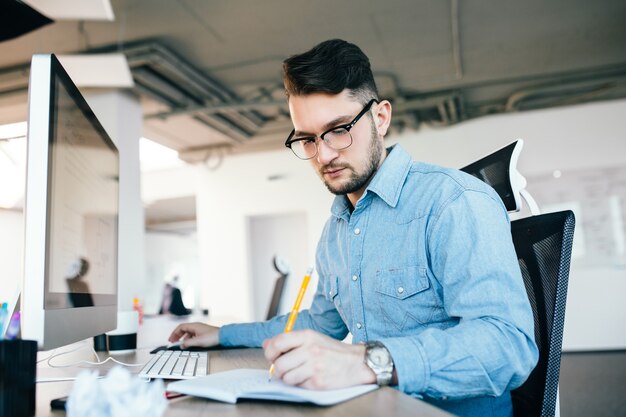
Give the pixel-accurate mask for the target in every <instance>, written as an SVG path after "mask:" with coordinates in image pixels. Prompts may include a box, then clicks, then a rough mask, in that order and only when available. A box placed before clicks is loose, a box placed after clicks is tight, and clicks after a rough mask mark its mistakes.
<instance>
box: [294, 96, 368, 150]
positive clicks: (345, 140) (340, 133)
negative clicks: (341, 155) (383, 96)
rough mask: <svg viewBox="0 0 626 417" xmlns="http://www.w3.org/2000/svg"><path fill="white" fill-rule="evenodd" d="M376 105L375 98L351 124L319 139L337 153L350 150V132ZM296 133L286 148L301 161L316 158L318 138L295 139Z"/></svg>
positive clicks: (336, 128) (339, 127)
mask: <svg viewBox="0 0 626 417" xmlns="http://www.w3.org/2000/svg"><path fill="white" fill-rule="evenodd" d="M374 103H376V104H378V100H376V99H375V98H373V99H371V100H370V101H369V103H367V104H366V105H365V107H363V110H361V112H360V113H359V114H357V115H356V117H355V118H354V119H353V120H352V121H351V122H350V123H347V124H345V125H339V126H335V127H333V128H330V129H328V130H327V131H325V132H324V133H322V134H321V135H319V138H320V139H321V140H323V141H324V142H325V143H326V145H328V146H329V147H331V148H332V149H335V150H337V151H340V150H342V149H346V148H348V147H349V146H350V145H352V134H350V130H351V129H352V128H353V127H354V125H355V124H356V123H357V122H358V121H359V119H360V118H361V117H363V115H364V114H365V113H367V112H368V111H369V109H370V108H371V107H372V104H374ZM295 133H296V131H295V129H294V130H292V131H291V133H290V134H289V136H288V137H287V140H286V141H285V146H286V147H288V148H289V149H291V151H292V152H293V154H294V155H295V156H297V157H298V158H300V159H304V160H306V159H311V158H315V156H316V155H317V150H318V146H317V138H318V136H303V137H297V138H294V137H293V136H294V134H295Z"/></svg>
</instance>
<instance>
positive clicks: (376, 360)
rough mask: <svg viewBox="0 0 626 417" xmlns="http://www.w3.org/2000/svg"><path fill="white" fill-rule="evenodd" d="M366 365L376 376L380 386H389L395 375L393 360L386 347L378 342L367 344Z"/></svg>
mask: <svg viewBox="0 0 626 417" xmlns="http://www.w3.org/2000/svg"><path fill="white" fill-rule="evenodd" d="M365 364H366V365H367V366H368V367H369V368H370V369H371V370H372V371H374V374H376V383H377V384H378V385H381V386H382V385H389V383H390V382H391V376H392V374H393V359H392V358H391V354H390V353H389V351H388V350H387V348H386V347H385V345H383V344H382V343H381V342H379V341H377V340H374V341H371V342H366V343H365Z"/></svg>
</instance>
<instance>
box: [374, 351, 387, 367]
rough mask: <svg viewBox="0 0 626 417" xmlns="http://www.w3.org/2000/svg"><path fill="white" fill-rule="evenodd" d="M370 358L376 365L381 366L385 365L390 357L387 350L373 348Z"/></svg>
mask: <svg viewBox="0 0 626 417" xmlns="http://www.w3.org/2000/svg"><path fill="white" fill-rule="evenodd" d="M370 360H371V361H372V363H373V364H374V365H378V366H381V365H385V364H386V363H387V362H388V361H389V358H388V355H387V352H385V350H383V349H372V351H371V352H370Z"/></svg>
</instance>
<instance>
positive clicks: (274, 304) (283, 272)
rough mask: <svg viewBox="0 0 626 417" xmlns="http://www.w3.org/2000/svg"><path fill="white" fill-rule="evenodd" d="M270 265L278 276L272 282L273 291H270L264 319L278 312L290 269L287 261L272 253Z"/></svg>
mask: <svg viewBox="0 0 626 417" xmlns="http://www.w3.org/2000/svg"><path fill="white" fill-rule="evenodd" d="M272 265H273V266H274V269H275V270H276V272H278V274H279V276H278V278H276V281H275V283H274V291H273V292H272V299H271V301H270V306H269V308H268V309H267V315H266V316H265V319H266V320H269V319H271V318H273V317H275V316H276V315H277V314H278V309H279V308H280V301H281V299H282V298H283V292H284V291H285V284H286V283H287V277H289V271H290V270H291V268H290V266H289V263H288V262H287V261H286V260H285V259H283V258H282V257H280V256H278V255H274V257H273V258H272Z"/></svg>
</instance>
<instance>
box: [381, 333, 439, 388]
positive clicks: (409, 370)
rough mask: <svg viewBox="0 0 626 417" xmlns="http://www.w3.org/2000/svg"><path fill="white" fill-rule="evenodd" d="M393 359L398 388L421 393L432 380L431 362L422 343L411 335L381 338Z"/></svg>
mask: <svg viewBox="0 0 626 417" xmlns="http://www.w3.org/2000/svg"><path fill="white" fill-rule="evenodd" d="M379 340H380V342H382V343H383V344H384V345H385V347H386V348H387V350H389V353H390V354H391V358H392V359H393V365H394V367H395V369H396V375H397V376H398V389H399V390H400V391H402V392H405V393H407V394H421V393H423V392H424V391H425V390H426V387H427V386H428V383H429V380H430V363H429V362H428V358H427V356H426V352H425V351H424V347H423V346H422V344H421V343H420V342H419V341H418V340H416V339H414V338H410V337H391V338H385V339H379Z"/></svg>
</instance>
